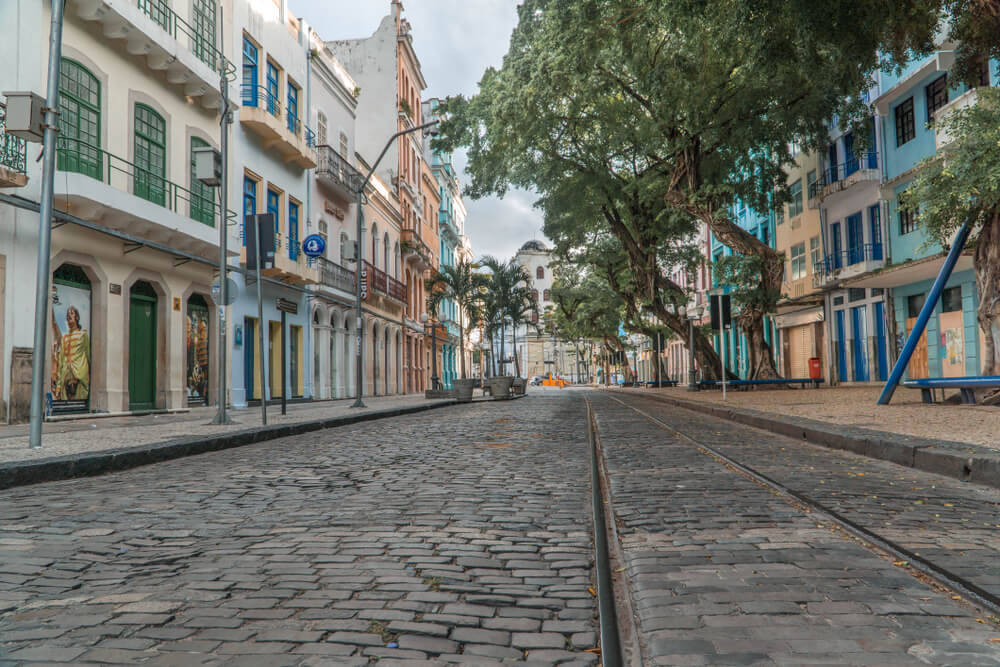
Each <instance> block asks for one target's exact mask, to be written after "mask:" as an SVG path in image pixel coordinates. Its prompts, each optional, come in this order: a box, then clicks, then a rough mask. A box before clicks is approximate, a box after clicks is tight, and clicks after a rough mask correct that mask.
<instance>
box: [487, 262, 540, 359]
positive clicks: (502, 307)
mask: <svg viewBox="0 0 1000 667" xmlns="http://www.w3.org/2000/svg"><path fill="white" fill-rule="evenodd" d="M480 264H482V265H483V266H485V267H487V268H488V269H489V270H490V273H491V274H492V275H490V300H491V301H493V305H494V306H495V308H496V311H497V312H496V314H497V315H499V323H498V324H499V329H500V363H501V365H503V363H504V361H503V359H504V358H505V354H504V352H505V349H504V343H505V339H506V332H507V331H506V329H507V320H508V319H510V317H511V313H512V312H515V311H517V310H518V308H517V306H516V305H515V304H523V303H524V301H525V295H526V294H527V290H528V285H529V284H530V282H531V276H530V275H529V274H528V271H527V270H526V269H525V268H524V267H523V266H521V265H520V264H519V263H518V261H517V259H515V258H511V259H508V260H506V261H502V260H500V259H497V258H496V257H493V256H491V255H487V256H486V257H484V258H483V259H482V261H481V262H480ZM511 324H512V325H513V326H514V327H515V331H516V327H517V323H515V322H514V321H512V322H511ZM491 342H492V340H491Z"/></svg>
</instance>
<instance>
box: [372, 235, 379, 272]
mask: <svg viewBox="0 0 1000 667" xmlns="http://www.w3.org/2000/svg"><path fill="white" fill-rule="evenodd" d="M372 266H376V267H377V266H378V227H376V226H375V225H372Z"/></svg>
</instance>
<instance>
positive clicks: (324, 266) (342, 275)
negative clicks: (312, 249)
mask: <svg viewBox="0 0 1000 667" xmlns="http://www.w3.org/2000/svg"><path fill="white" fill-rule="evenodd" d="M316 261H317V262H318V263H319V276H320V278H319V280H320V282H321V283H322V284H324V285H326V286H327V287H334V288H336V289H339V290H343V291H345V292H350V293H353V292H354V290H355V288H356V287H357V282H356V281H357V274H356V273H355V272H354V271H351V270H350V269H345V268H344V267H342V266H341V265H340V264H336V263H335V262H331V261H330V260H328V259H327V258H325V257H317V258H316Z"/></svg>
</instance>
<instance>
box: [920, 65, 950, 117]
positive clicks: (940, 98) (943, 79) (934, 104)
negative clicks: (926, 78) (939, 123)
mask: <svg viewBox="0 0 1000 667" xmlns="http://www.w3.org/2000/svg"><path fill="white" fill-rule="evenodd" d="M924 93H925V94H926V95H927V122H928V123H933V122H934V112H935V111H937V110H938V109H940V108H941V107H943V106H944V105H946V104H948V74H947V72H946V73H944V74H942V75H941V76H939V77H938V78H936V79H934V80H933V81H931V83H930V85H929V86H927V87H926V88H924Z"/></svg>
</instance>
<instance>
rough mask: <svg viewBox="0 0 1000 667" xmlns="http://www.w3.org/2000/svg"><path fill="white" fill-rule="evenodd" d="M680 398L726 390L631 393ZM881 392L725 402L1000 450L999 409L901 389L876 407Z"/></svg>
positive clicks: (730, 397)
mask: <svg viewBox="0 0 1000 667" xmlns="http://www.w3.org/2000/svg"><path fill="white" fill-rule="evenodd" d="M625 391H626V392H629V393H632V392H634V393H636V394H641V393H650V394H660V395H664V396H669V397H671V398H673V399H676V400H682V401H698V402H708V403H717V404H720V405H721V404H722V391H721V390H716V389H713V390H704V391H698V392H689V391H687V390H686V389H685V388H683V387H676V388H670V389H626V390H625ZM881 391H882V388H881V387H880V386H879V387H875V386H869V387H836V388H823V389H757V390H753V391H727V392H726V402H725V404H726V405H727V406H729V407H732V408H745V409H750V410H759V411H761V412H768V413H771V414H776V415H783V416H789V417H804V418H806V419H813V420H816V421H820V422H826V423H829V424H836V425H844V426H852V427H858V428H865V429H872V430H876V431H883V432H886V433H894V434H896V435H904V436H914V437H918V438H927V439H931V440H943V441H949V442H962V443H967V444H971V445H980V446H983V447H989V448H991V449H994V450H998V451H1000V407H995V406H983V405H950V404H942V403H935V404H933V405H928V404H925V403H922V402H921V401H920V392H919V390H916V389H906V388H903V387H900V388H899V389H897V390H896V394H895V396H893V399H892V402H891V403H890V404H889V405H877V404H876V401H877V399H878V396H879V394H880V393H881Z"/></svg>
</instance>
